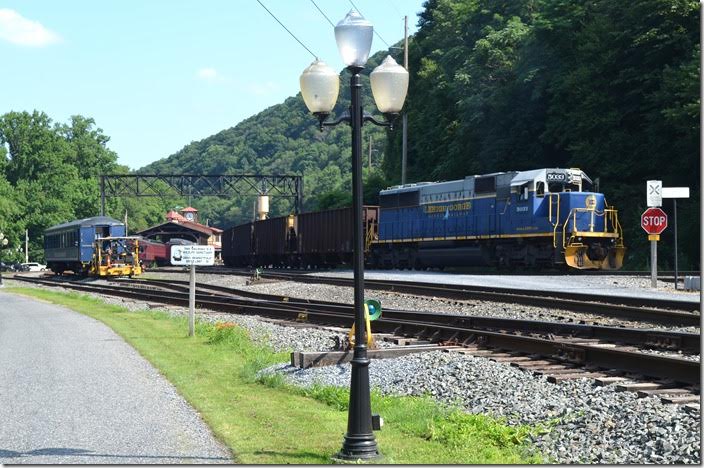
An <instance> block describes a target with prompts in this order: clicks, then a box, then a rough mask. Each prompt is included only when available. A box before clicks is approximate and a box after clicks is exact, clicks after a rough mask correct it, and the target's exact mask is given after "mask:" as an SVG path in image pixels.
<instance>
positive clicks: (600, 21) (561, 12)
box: [0, 0, 701, 269]
mask: <svg viewBox="0 0 704 468" xmlns="http://www.w3.org/2000/svg"><path fill="white" fill-rule="evenodd" d="M699 20H700V18H699V4H698V2H696V1H695V0H632V1H628V2H621V1H613V0H592V1H589V2H585V1H583V0H504V1H485V0H429V1H428V2H427V3H426V9H425V11H424V12H423V13H422V14H421V15H420V18H419V30H418V32H417V33H416V35H415V36H414V37H412V38H411V40H410V49H409V53H410V73H411V79H410V89H409V96H408V99H407V104H406V110H407V112H408V122H409V129H408V149H409V151H408V164H409V172H408V181H409V182H416V181H425V180H431V181H433V180H450V179H457V178H461V177H464V176H465V175H469V174H480V173H486V172H494V171H510V170H523V169H533V168H540V167H579V168H581V169H583V170H584V171H586V172H587V174H589V175H590V176H591V177H592V178H593V179H595V178H598V179H599V182H600V189H601V191H602V192H604V193H605V194H606V197H607V200H608V201H609V203H610V204H612V205H614V206H616V207H617V208H618V209H619V211H620V218H621V224H622V226H623V228H624V231H625V236H626V245H627V248H628V251H627V256H626V268H643V267H645V266H646V263H647V261H648V258H649V254H648V252H649V250H648V246H647V237H646V236H645V233H644V232H643V231H642V230H641V228H640V226H639V217H640V213H641V212H642V211H643V210H644V208H645V183H646V181H647V180H649V179H661V180H662V181H663V185H664V186H670V187H673V186H687V187H690V189H691V195H692V198H690V199H689V200H681V201H679V202H678V208H679V213H678V215H679V216H678V219H679V226H678V230H679V239H680V242H679V246H680V267H681V268H697V269H698V268H699V233H700V230H701V226H700V219H699V203H700V201H699V200H700V187H699V172H700V157H699V132H700V128H699V87H698V86H699V76H700V70H699V56H700V43H699ZM385 55H386V53H378V54H376V55H375V56H373V57H372V58H371V59H370V60H369V62H368V64H367V68H366V69H365V73H369V71H371V70H372V69H373V68H374V67H375V66H376V65H377V64H378V63H379V62H380V61H381V60H382V59H383V58H384V57H385ZM394 55H395V57H396V58H397V60H398V61H399V62H401V59H400V55H401V53H400V51H398V50H397V49H394ZM306 65H307V64H301V70H302V69H303V68H304V67H305V66H306ZM297 79H298V77H297V76H296V77H293V76H292V77H291V80H297ZM348 81H349V77H348V75H347V73H346V72H343V73H342V76H341V84H342V86H341V90H340V98H339V99H338V103H337V106H336V108H335V113H336V114H339V113H340V112H342V111H343V110H345V109H346V108H347V107H348V105H349V88H348ZM368 83H369V80H368V78H367V76H366V75H365V76H364V77H363V84H364V87H365V89H364V91H363V96H364V99H365V109H366V110H367V111H368V112H373V113H375V112H376V108H375V106H374V104H373V100H372V98H371V92H370V90H369V86H368ZM363 135H364V136H363V141H364V144H363V150H364V161H365V179H366V185H365V201H366V202H367V203H374V202H376V195H377V193H378V190H379V189H380V188H384V187H386V186H388V185H391V184H394V183H398V182H399V181H400V165H401V163H400V159H401V132H400V131H395V132H386V131H385V130H383V129H381V128H378V127H375V126H373V125H365V127H364V129H363ZM370 136H371V138H372V142H371V148H372V151H371V154H372V166H373V168H372V170H369V169H368V168H367V167H366V166H367V156H368V151H369V137H370ZM107 141H108V137H107V136H106V135H104V134H103V133H102V131H101V130H100V129H96V128H95V123H94V122H93V121H92V119H89V118H85V117H81V116H76V117H74V118H72V121H71V122H70V123H69V124H53V123H52V121H51V119H49V117H48V116H46V115H45V114H43V113H41V112H37V111H35V112H34V113H32V114H30V113H27V112H23V113H15V112H11V113H8V114H5V115H4V116H2V118H0V143H2V145H0V220H2V223H3V224H2V226H0V228H2V229H4V230H5V231H6V232H8V233H9V235H10V238H11V242H12V243H13V245H16V243H17V241H18V240H19V237H20V236H21V234H22V232H23V230H24V229H25V227H28V228H29V229H30V236H31V237H32V239H33V244H32V249H33V250H34V251H36V252H38V251H39V250H40V249H39V245H40V241H41V231H42V230H43V228H45V227H46V226H48V225H51V224H54V223H55V222H59V221H64V220H68V219H73V218H77V217H82V216H92V215H95V214H96V213H97V209H98V184H97V175H99V174H100V173H108V172H113V173H114V172H125V171H126V170H127V169H126V168H124V167H121V166H119V165H117V163H116V155H115V153H113V152H112V151H110V150H109V149H107V146H106V143H107ZM3 145H5V146H3ZM8 150H9V152H8ZM350 152H351V150H350V131H349V127H348V126H346V125H340V126H338V127H335V128H331V129H330V128H329V129H326V130H325V131H324V132H320V131H319V130H318V128H317V126H316V120H315V118H314V117H313V116H311V115H310V114H309V113H308V111H307V109H306V107H305V105H304V104H303V101H302V99H301V96H300V94H298V95H296V96H295V97H291V98H288V99H287V100H286V101H284V102H283V103H282V104H279V105H276V106H272V107H270V108H268V109H266V110H264V111H262V112H260V113H259V114H257V115H254V116H252V117H250V118H249V119H246V120H244V121H242V122H240V123H239V124H237V125H236V126H235V127H232V128H229V129H226V130H223V131H221V132H219V133H217V134H215V135H213V136H210V137H208V138H205V139H203V140H200V141H196V142H192V143H190V144H188V145H186V146H185V147H184V148H183V149H182V150H181V151H179V152H177V153H175V154H173V155H171V156H169V157H168V158H165V159H163V160H160V161H157V162H155V163H152V164H150V165H148V166H146V167H144V168H141V169H140V170H139V171H140V172H143V173H186V172H188V173H213V174H214V173H260V174H281V173H287V174H292V173H293V174H303V175H304V187H305V194H304V196H305V209H306V210H315V209H320V208H326V207H333V206H342V205H346V204H348V203H350V202H351V193H350V192H351V189H350V186H351V183H350V179H351V176H350V159H351V158H350ZM252 202H253V197H245V198H241V199H230V200H224V199H218V198H201V199H194V200H193V205H194V206H195V207H197V208H198V209H200V211H201V219H210V221H211V224H215V225H218V226H220V227H227V226H230V225H232V224H237V223H241V222H243V221H246V220H250V219H251V218H252V215H253V209H252V206H253V205H252ZM183 203H184V200H182V199H178V198H172V199H169V200H154V199H148V200H146V201H145V200H144V199H140V200H136V199H125V200H109V205H110V208H109V213H110V214H111V215H113V216H115V217H121V216H122V215H123V214H124V212H125V210H127V211H128V213H129V218H130V225H131V226H133V227H136V228H142V227H146V226H147V225H150V224H153V223H155V222H157V221H160V220H161V219H162V217H163V212H164V210H166V209H167V208H173V207H174V206H175V205H178V204H181V205H182V204H183ZM663 208H664V209H665V210H666V211H668V213H669V214H670V216H671V228H669V229H668V230H667V231H666V232H665V234H664V235H663V236H662V241H661V242H660V243H659V252H660V254H659V260H660V264H661V267H664V268H671V267H672V266H673V251H672V250H673V245H674V242H673V231H674V229H673V228H672V214H673V213H672V202H671V200H665V203H664V207H663ZM290 210H291V206H290V204H289V203H288V202H287V201H285V200H279V199H272V215H281V214H286V213H288V212H289V211H290ZM8 220H9V221H8Z"/></svg>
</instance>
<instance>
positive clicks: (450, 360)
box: [109, 275, 701, 464]
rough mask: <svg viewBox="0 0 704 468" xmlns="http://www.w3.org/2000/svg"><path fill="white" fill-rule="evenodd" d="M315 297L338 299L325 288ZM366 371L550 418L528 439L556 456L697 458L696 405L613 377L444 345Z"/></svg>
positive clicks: (312, 338) (517, 417)
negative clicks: (567, 377)
mask: <svg viewBox="0 0 704 468" xmlns="http://www.w3.org/2000/svg"><path fill="white" fill-rule="evenodd" d="M174 276H175V275H169V277H170V278H173V277H174ZM201 276H203V277H204V276H206V275H199V278H198V281H207V280H206V279H205V278H203V277H201ZM213 276H215V275H213ZM217 278H219V279H218V280H216V281H213V282H216V283H217V284H223V283H227V285H230V286H236V285H235V284H233V283H234V282H236V281H240V280H241V281H242V284H244V279H242V278H237V277H230V276H228V277H223V276H217ZM278 284H282V283H272V284H266V285H265V284H261V285H258V286H257V287H262V288H266V292H268V293H274V294H281V292H280V291H279V290H274V288H273V286H274V285H278ZM295 286H296V290H297V293H296V294H293V292H292V293H291V295H292V296H297V297H302V296H301V295H302V294H306V293H307V292H308V289H305V290H303V289H304V288H309V287H311V289H312V290H313V293H314V294H324V293H320V292H318V293H315V290H317V289H318V288H320V287H319V286H316V285H301V284H297V285H295ZM286 287H287V288H288V287H289V286H288V285H287V286H286ZM341 289H343V290H344V289H346V288H341ZM341 293H342V294H346V292H345V291H342V292H341ZM375 296H376V294H375ZM303 297H309V296H303ZM315 298H318V297H315ZM320 299H324V300H339V298H337V297H331V296H327V297H320ZM109 301H110V302H115V303H120V304H122V305H127V304H128V303H129V302H130V301H125V300H122V299H117V298H110V299H109ZM168 310H169V311H170V312H171V313H173V314H185V313H186V312H187V310H186V309H184V308H179V307H169V308H168ZM201 318H202V319H203V320H208V321H223V320H224V321H230V322H235V323H238V324H239V325H240V326H243V327H245V328H247V329H248V330H249V331H250V333H251V335H252V337H253V338H254V339H255V340H257V341H259V342H262V343H266V344H269V345H271V346H272V347H273V348H275V349H277V350H296V351H316V350H317V351H322V350H328V349H330V347H331V346H332V345H333V343H334V341H335V340H334V338H333V336H338V337H341V336H342V334H340V333H333V332H331V331H329V330H318V329H311V328H292V327H282V326H280V325H276V324H273V323H270V322H269V321H266V320H262V319H261V318H258V317H254V316H246V317H245V316H234V315H229V314H222V313H213V314H199V319H201ZM349 370H350V366H349V364H345V365H339V366H331V367H324V368H314V369H307V370H301V369H297V368H293V367H291V366H290V365H288V364H286V363H282V364H280V365H277V366H273V367H272V368H269V369H267V370H266V371H267V372H279V373H281V374H282V375H284V376H285V378H286V379H287V380H288V381H290V382H291V383H293V384H295V385H302V386H307V385H312V384H313V383H315V382H318V383H323V384H328V385H336V386H342V387H347V386H349ZM369 371H370V379H371V384H372V386H374V387H377V388H379V390H381V391H382V392H384V393H386V394H394V395H426V394H427V395H431V396H432V397H434V398H435V399H437V400H438V401H441V402H445V403H450V404H453V403H455V404H457V403H459V404H460V405H461V406H462V407H463V408H464V409H465V410H467V411H470V412H473V413H484V414H489V415H492V416H497V417H504V418H506V421H507V423H509V424H544V425H549V426H550V431H549V432H547V433H544V434H541V435H539V436H537V437H536V438H535V440H534V441H533V442H534V445H535V447H536V449H537V450H539V451H540V452H541V453H543V454H544V455H545V456H547V457H548V458H549V459H550V461H553V462H556V463H561V464H566V463H604V464H624V463H629V464H643V463H669V464H673V463H674V464H699V463H701V452H700V450H701V448H700V444H701V435H700V421H701V420H700V412H699V411H697V410H687V409H685V408H684V407H682V406H678V405H665V404H663V403H661V402H660V400H659V399H658V398H656V397H647V398H637V395H636V394H635V393H631V392H616V390H615V386H613V385H611V386H606V387H599V386H596V385H594V383H593V381H591V380H588V379H579V380H573V381H566V382H561V383H558V384H553V383H549V382H547V380H546V379H545V378H544V377H537V376H534V375H532V374H529V373H527V372H524V371H521V370H519V369H516V368H513V367H510V366H508V365H506V364H499V363H495V362H493V361H490V360H488V359H485V358H481V357H472V356H467V355H461V354H459V353H443V352H427V353H423V354H414V355H408V356H404V357H401V358H397V359H385V360H373V361H372V362H371V364H370V367H369ZM382 416H383V415H382Z"/></svg>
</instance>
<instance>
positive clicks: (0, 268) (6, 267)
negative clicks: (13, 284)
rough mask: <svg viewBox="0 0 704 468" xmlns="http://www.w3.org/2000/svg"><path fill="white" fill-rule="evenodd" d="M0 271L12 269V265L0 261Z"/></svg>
mask: <svg viewBox="0 0 704 468" xmlns="http://www.w3.org/2000/svg"><path fill="white" fill-rule="evenodd" d="M0 271H2V272H5V271H12V265H10V264H9V263H4V262H0Z"/></svg>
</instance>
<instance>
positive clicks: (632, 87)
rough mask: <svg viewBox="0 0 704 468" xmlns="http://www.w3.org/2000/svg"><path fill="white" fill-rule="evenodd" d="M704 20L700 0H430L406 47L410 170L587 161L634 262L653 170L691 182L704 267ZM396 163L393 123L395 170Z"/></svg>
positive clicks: (683, 214)
mask: <svg viewBox="0 0 704 468" xmlns="http://www.w3.org/2000/svg"><path fill="white" fill-rule="evenodd" d="M699 21H700V18H699V3H698V2H696V1H695V0H633V1H627V2H621V1H612V0H592V1H589V2H585V1H583V0H507V1H492V2H484V1H475V0H453V1H450V0H429V1H428V3H427V9H426V11H425V12H424V13H423V14H422V15H421V18H420V23H419V24H420V29H419V31H418V33H417V34H416V35H415V37H414V39H413V41H412V43H411V47H410V49H409V54H410V57H409V62H410V68H411V70H412V77H411V84H410V90H409V98H408V101H407V111H408V121H409V157H408V161H409V180H411V181H416V180H421V179H428V178H430V179H452V178H457V176H458V175H462V174H475V173H485V172H493V171H506V170H516V169H518V170H521V169H531V168H536V167H550V166H552V167H579V168H581V169H583V170H584V171H586V172H587V173H588V174H590V176H591V177H592V178H596V177H598V178H599V179H600V182H601V184H600V185H601V190H602V191H603V192H604V193H605V194H606V196H607V200H608V201H609V202H610V203H611V204H613V205H615V206H616V207H617V208H618V209H619V210H620V215H621V224H622V225H623V228H624V230H625V233H626V244H627V246H628V247H629V250H628V253H627V265H630V266H631V267H633V266H639V267H642V266H644V265H645V262H646V259H647V258H648V257H649V254H648V250H647V248H648V246H647V244H648V241H647V237H646V236H645V233H644V232H643V231H642V230H641V228H640V225H639V221H640V214H641V213H642V212H643V210H644V208H645V207H646V206H645V204H646V199H645V184H646V181H647V180H648V179H661V180H662V181H663V185H664V186H670V187H673V186H688V187H690V188H691V189H692V198H691V199H690V200H681V201H679V202H678V210H679V213H678V214H679V216H678V218H679V226H678V228H679V237H680V243H679V246H680V252H681V253H682V254H683V256H684V258H685V259H686V262H685V264H686V265H688V267H696V268H698V263H699V232H700V228H701V227H700V220H699V200H700V194H699V170H700V157H699V131H700V129H699V56H700V43H699ZM399 167H400V138H399V135H391V136H390V146H389V155H388V157H387V158H386V159H385V161H384V169H385V173H386V174H387V175H388V176H389V178H391V179H392V180H398V179H399V176H398V174H399V172H400V171H399ZM664 208H665V210H666V211H668V212H669V214H670V217H671V224H672V214H673V213H672V201H671V200H665V203H664ZM672 235H673V229H672V227H671V228H670V229H668V230H667V231H666V232H665V235H664V236H663V238H662V242H660V243H659V246H660V252H661V255H660V256H659V257H660V260H661V264H662V265H667V266H668V267H670V268H671V267H672V262H673V253H672V248H673V237H672Z"/></svg>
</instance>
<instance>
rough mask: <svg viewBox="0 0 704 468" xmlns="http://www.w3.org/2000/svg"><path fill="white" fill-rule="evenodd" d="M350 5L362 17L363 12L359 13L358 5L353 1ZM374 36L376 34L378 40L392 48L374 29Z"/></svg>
mask: <svg viewBox="0 0 704 468" xmlns="http://www.w3.org/2000/svg"><path fill="white" fill-rule="evenodd" d="M350 3H351V4H352V6H353V7H354V9H355V10H357V11H358V12H359V14H360V15H361V14H362V12H361V11H359V8H357V5H355V4H354V2H353V1H352V0H350ZM362 16H364V15H362ZM374 34H376V37H378V38H379V39H380V40H381V42H383V43H384V44H386V47H387V48H389V47H391V46H390V45H389V43H388V42H386V41H385V40H384V38H383V37H381V35H380V34H379V33H378V32H377V30H376V29H374Z"/></svg>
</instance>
